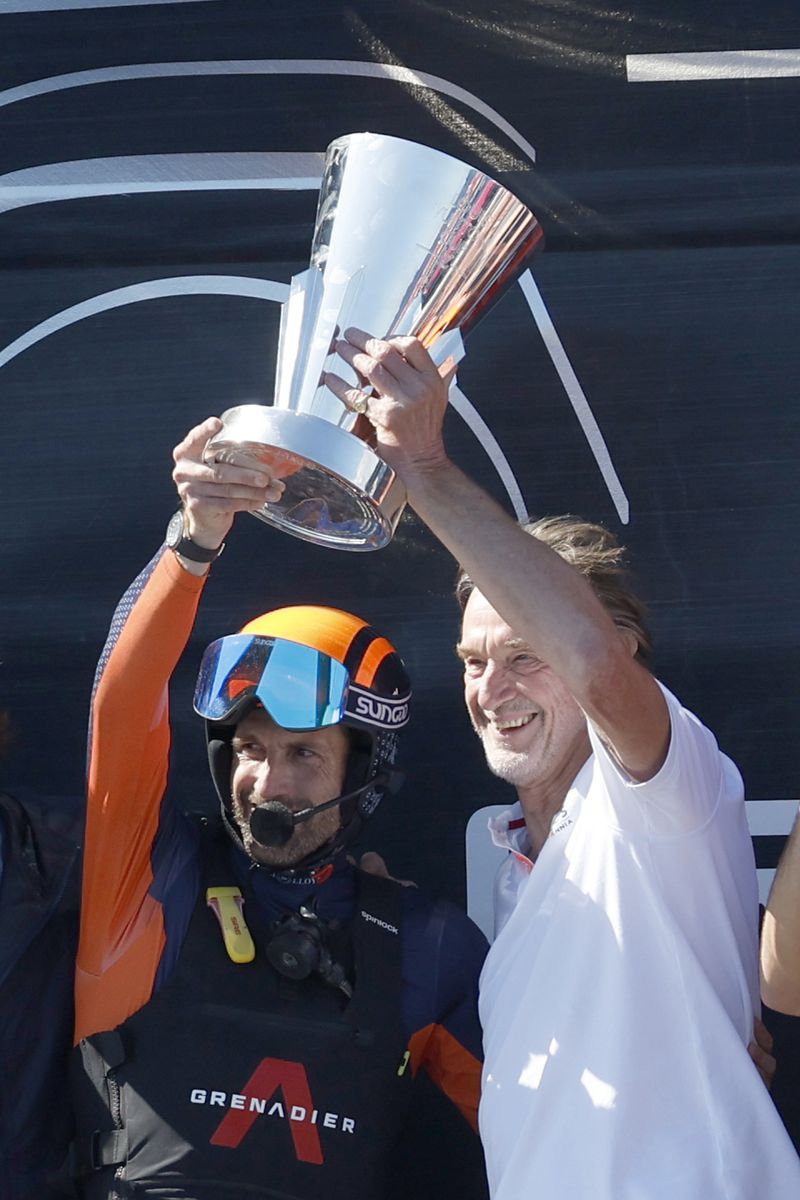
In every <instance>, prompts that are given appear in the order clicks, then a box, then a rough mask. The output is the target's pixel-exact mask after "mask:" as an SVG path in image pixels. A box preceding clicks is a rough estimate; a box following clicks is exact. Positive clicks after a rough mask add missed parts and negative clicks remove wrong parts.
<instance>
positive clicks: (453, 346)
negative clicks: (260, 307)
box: [206, 133, 543, 551]
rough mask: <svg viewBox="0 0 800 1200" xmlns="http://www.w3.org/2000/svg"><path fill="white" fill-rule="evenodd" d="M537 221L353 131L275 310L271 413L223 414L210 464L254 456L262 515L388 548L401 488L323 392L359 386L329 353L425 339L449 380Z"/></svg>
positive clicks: (266, 408)
mask: <svg viewBox="0 0 800 1200" xmlns="http://www.w3.org/2000/svg"><path fill="white" fill-rule="evenodd" d="M542 240H543V238H542V230H541V226H540V225H539V223H538V221H537V220H536V217H534V215H533V213H531V212H530V210H529V209H528V208H526V206H525V205H524V204H522V202H521V201H520V200H518V199H517V198H516V196H514V195H512V194H511V192H509V191H508V190H507V189H506V188H504V187H503V186H502V185H501V184H499V183H497V182H496V181H495V180H493V179H491V178H490V177H489V176H488V175H485V174H483V172H481V171H478V170H476V169H475V168H474V167H470V166H467V165H466V164H465V163H462V162H459V161H458V159H455V158H452V157H450V156H449V155H447V154H442V153H440V152H439V151H437V150H432V149H430V148H429V147H427V146H420V145H417V144H416V143H414V142H408V141H404V140H403V139H402V138H394V137H385V136H383V135H382V134H372V133H354V134H348V135H347V136H346V137H342V138H338V139H337V140H336V141H334V142H332V143H331V145H330V146H329V147H328V151H327V155H326V159H325V169H324V173H323V180H322V186H321V188H320V196H319V203H318V207H317V217H316V222H315V227H314V237H313V241H312V246H311V260H310V265H309V267H308V269H307V270H306V271H304V272H302V273H301V274H300V275H296V276H294V278H293V279H292V281H291V286H290V289H289V296H288V299H287V301H286V303H285V304H284V306H283V310H282V313H281V325H280V334H279V339H278V359H277V370H276V377H275V392H274V398H273V403H272V405H262V404H243V405H239V406H237V407H236V408H231V409H228V411H227V412H224V413H223V414H222V422H223V429H222V430H221V431H220V432H219V433H218V434H217V435H216V436H215V437H214V438H212V439H211V441H210V442H209V444H208V446H207V448H206V458H207V460H208V461H220V462H223V461H227V462H237V461H240V460H241V459H242V456H244V457H245V458H249V459H251V460H252V459H253V458H255V459H257V460H258V461H259V462H261V463H263V464H264V465H265V466H266V467H268V468H269V470H270V472H271V473H272V474H273V475H274V476H275V477H277V478H280V479H282V480H283V482H284V485H285V488H284V493H283V496H282V497H281V499H280V500H279V501H277V502H273V503H270V504H267V505H265V506H264V507H263V508H262V509H260V510H259V511H258V512H256V513H255V514H254V515H255V516H257V517H258V518H259V519H260V520H262V521H266V522H267V523H268V524H270V525H274V526H276V527H277V528H278V529H283V530H284V531H285V532H287V533H290V534H292V535H293V536H295V537H299V538H303V539H304V540H306V541H310V542H315V543H316V544H318V545H324V546H330V547H333V548H335V549H341V550H356V551H359V550H377V549H380V548H381V547H382V546H385V545H386V544H387V543H388V542H389V541H390V540H391V538H392V535H393V533H394V531H395V529H396V527H397V523H398V521H399V520H400V516H401V514H402V511H403V508H404V506H405V501H406V495H405V488H404V487H403V485H402V483H401V481H400V480H399V479H398V478H397V477H396V475H395V473H394V471H393V470H392V469H391V467H389V466H388V465H387V464H386V463H385V462H383V460H382V459H381V458H380V456H379V455H378V454H377V453H376V451H375V449H374V447H373V445H371V444H370V442H373V443H374V430H373V429H372V426H371V425H370V424H369V422H368V421H366V420H365V419H364V418H362V417H359V416H358V414H356V413H353V412H351V411H350V410H349V409H348V408H346V407H345V406H344V405H343V404H342V403H341V402H340V401H339V400H338V399H337V397H336V396H334V395H333V393H332V392H331V391H330V390H329V389H328V388H326V387H325V386H324V385H323V384H322V383H321V382H320V381H321V379H322V376H323V374H324V373H325V371H326V370H331V371H335V373H336V374H337V375H339V376H341V377H342V378H344V379H345V380H347V381H348V382H350V383H352V384H353V385H354V386H358V380H357V379H356V377H355V375H354V373H353V372H352V371H351V370H350V368H349V367H348V366H347V364H346V363H344V362H343V360H341V359H339V358H338V357H336V356H335V354H334V352H333V347H334V345H335V341H336V338H337V337H338V336H339V335H340V333H343V332H344V330H346V329H347V328H348V327H349V326H356V327H358V328H361V329H365V330H368V331H369V332H370V333H372V334H374V335H376V336H378V337H382V338H386V337H396V336H415V337H418V338H419V339H420V341H421V343H422V345H423V346H425V347H426V349H427V350H428V352H429V353H430V354H431V356H432V358H433V360H434V362H436V364H437V365H438V366H439V368H440V370H442V371H443V372H444V371H446V370H450V369H451V368H452V367H453V365H455V363H457V362H458V361H459V360H460V358H461V357H462V356H463V352H464V351H463V343H462V341H461V334H463V333H466V332H468V331H469V329H471V328H472V327H473V326H474V325H475V323H476V322H477V321H478V320H479V319H480V318H481V317H482V316H483V315H484V314H485V313H486V312H487V311H488V309H489V308H491V306H492V305H493V304H494V303H495V302H496V301H497V300H498V299H499V298H500V296H501V295H502V294H503V293H504V292H505V291H506V290H507V289H508V287H509V286H510V285H511V284H512V283H513V282H514V281H515V280H516V279H517V278H518V276H519V275H520V274H521V272H522V271H523V270H524V269H525V267H526V266H527V265H528V263H529V262H530V260H531V258H532V257H533V255H534V254H535V253H536V251H537V250H538V249H539V248H540V246H541V243H542Z"/></svg>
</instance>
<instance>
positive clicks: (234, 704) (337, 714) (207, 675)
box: [194, 633, 350, 731]
mask: <svg viewBox="0 0 800 1200" xmlns="http://www.w3.org/2000/svg"><path fill="white" fill-rule="evenodd" d="M349 685H350V675H349V673H348V671H347V668H346V667H344V666H343V665H342V664H341V663H340V662H338V661H337V659H335V658H331V657H330V655H328V654H323V653H322V652H321V651H320V650H314V649H313V647H311V646H301V645H299V644H298V643H297V642H287V641H284V640H283V638H272V637H257V636H255V635H254V634H249V633H235V634H231V635H230V636H229V637H224V638H220V639H219V641H216V642H212V643H211V645H210V646H209V647H208V648H207V650H206V652H205V654H204V655H203V660H202V662H201V663H200V673H199V675H198V677H197V685H196V687H195V692H194V710H195V712H196V713H197V714H198V715H199V716H201V717H205V718H206V719H207V720H209V721H224V720H226V719H227V718H228V717H230V716H231V714H232V713H233V712H234V711H235V710H236V709H238V708H239V706H240V705H241V704H242V703H243V702H244V701H245V700H253V699H257V700H260V701H261V703H262V704H263V706H264V708H265V709H266V710H267V712H268V713H269V715H270V716H271V717H272V719H273V721H275V722H276V724H278V725H280V726H282V728H284V729H291V730H298V731H300V730H311V729H324V728H325V727H326V726H328V725H338V724H339V722H340V721H341V720H342V718H343V716H344V711H345V705H346V703H347V692H348V688H349Z"/></svg>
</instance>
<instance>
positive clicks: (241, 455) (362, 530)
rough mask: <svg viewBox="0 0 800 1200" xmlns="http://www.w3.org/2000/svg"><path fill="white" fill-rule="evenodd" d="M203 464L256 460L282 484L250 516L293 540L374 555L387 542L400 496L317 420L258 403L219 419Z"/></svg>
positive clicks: (370, 454)
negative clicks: (274, 497) (275, 497)
mask: <svg viewBox="0 0 800 1200" xmlns="http://www.w3.org/2000/svg"><path fill="white" fill-rule="evenodd" d="M222 422H223V428H222V429H221V430H220V432H219V433H218V434H216V436H215V437H213V438H212V439H211V441H210V442H209V443H208V446H207V447H206V454H205V456H206V460H207V461H216V462H233V463H236V462H242V463H243V462H244V461H245V460H246V459H251V460H252V459H257V460H258V461H259V462H262V463H263V464H264V465H265V466H266V467H267V468H268V470H269V471H270V474H272V475H273V476H274V477H275V478H277V479H281V480H282V481H283V483H284V485H285V487H284V493H283V496H282V497H281V499H280V500H278V501H276V502H275V503H272V504H265V505H264V507H263V508H261V509H259V510H258V511H257V512H255V513H253V516H255V517H258V519H259V520H260V521H266V523H267V524H268V525H274V526H275V527H276V528H277V529H282V530H283V531H284V532H285V533H290V534H291V535H292V536H293V537H298V538H302V539H303V541H306V542H314V543H315V544H316V545H318V546H329V547H331V548H332V549H335V550H380V549H381V548H382V547H383V546H386V545H387V544H388V543H389V542H390V541H391V539H392V535H393V534H394V531H395V529H396V527H397V523H398V521H399V520H400V515H401V513H402V511H403V508H404V507H405V503H406V491H405V488H404V487H403V485H402V483H401V482H400V480H399V479H398V478H397V476H396V475H395V473H394V471H393V470H392V468H391V467H389V466H387V464H386V463H385V462H384V461H383V459H381V458H379V456H378V455H377V454H376V453H375V451H374V450H373V449H372V448H371V447H370V446H368V445H367V444H366V442H363V441H362V440H361V438H358V437H355V435H354V434H352V433H347V432H346V431H345V430H344V429H340V428H339V426H338V425H332V424H331V423H330V422H329V421H325V420H323V419H322V418H321V417H314V416H311V415H310V414H309V413H298V412H294V411H292V410H291V409H285V408H270V407H268V406H266V405H262V404H240V405H238V406H237V407H236V408H229V409H228V410H227V411H226V412H224V413H223V414H222Z"/></svg>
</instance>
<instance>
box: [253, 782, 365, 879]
mask: <svg viewBox="0 0 800 1200" xmlns="http://www.w3.org/2000/svg"><path fill="white" fill-rule="evenodd" d="M275 799H276V800H277V802H278V803H279V804H285V805H286V807H287V808H289V809H290V810H291V811H294V812H299V811H300V809H301V808H307V807H309V806H308V805H307V804H297V802H294V803H291V802H290V803H287V800H288V799H289V798H288V797H286V796H277V797H276V798H275ZM253 807H254V806H251V805H249V804H247V805H246V804H244V803H243V802H242V800H241V798H240V797H238V796H235V795H234V796H232V797H231V810H232V812H233V818H234V821H235V822H236V826H237V828H238V830H239V833H240V835H241V839H242V844H243V845H244V848H245V851H246V852H247V854H248V855H249V857H250V858H252V860H253V862H256V863H258V864H259V865H260V866H263V867H275V868H277V869H281V868H288V867H293V866H295V865H296V864H297V863H299V862H302V860H303V859H304V858H307V857H308V855H309V854H313V853H314V852H315V851H316V850H319V849H320V848H321V847H322V846H324V845H325V843H326V842H329V841H330V840H331V838H333V837H334V835H335V834H336V833H338V831H339V827H340V824H341V817H340V814H339V809H338V808H329V809H327V810H326V811H325V812H322V813H320V814H319V816H317V817H310V818H309V819H308V821H304V822H303V823H302V824H301V825H295V827H294V830H293V831H292V836H291V837H290V838H289V840H288V842H285V843H284V844H283V845H282V846H264V845H262V844H261V842H258V841H256V839H255V838H254V837H253V834H252V832H251V830H250V813H251V812H252V808H253Z"/></svg>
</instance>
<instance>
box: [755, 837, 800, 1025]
mask: <svg viewBox="0 0 800 1200" xmlns="http://www.w3.org/2000/svg"><path fill="white" fill-rule="evenodd" d="M761 997H762V999H763V1001H764V1003H765V1004H767V1005H769V1007H770V1008H774V1009H775V1010H776V1011H777V1012H782V1013H788V1014H789V1015H790V1016H793V1017H800V817H798V818H797V820H795V823H794V829H793V830H792V832H791V835H790V837H789V840H788V842H787V843H786V846H785V848H784V851H783V855H782V856H781V861H780V863H779V864H778V870H777V873H776V875H775V879H774V881H773V884H772V889H771V890H770V893H769V900H768V901H767V911H766V913H765V915H764V925H763V928H762V931H761Z"/></svg>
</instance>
